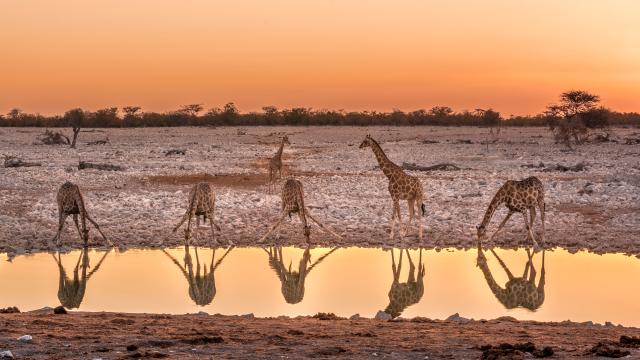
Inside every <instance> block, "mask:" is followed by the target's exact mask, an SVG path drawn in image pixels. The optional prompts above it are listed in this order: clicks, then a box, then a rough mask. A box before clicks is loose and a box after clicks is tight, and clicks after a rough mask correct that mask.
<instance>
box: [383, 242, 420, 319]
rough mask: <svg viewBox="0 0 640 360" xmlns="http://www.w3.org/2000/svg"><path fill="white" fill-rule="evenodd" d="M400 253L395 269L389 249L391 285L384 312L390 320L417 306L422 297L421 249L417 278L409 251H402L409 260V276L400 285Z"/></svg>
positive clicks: (394, 260)
mask: <svg viewBox="0 0 640 360" xmlns="http://www.w3.org/2000/svg"><path fill="white" fill-rule="evenodd" d="M402 251H403V249H400V261H399V262H398V267H397V268H396V259H395V257H394V255H393V249H391V270H393V283H392V284H391V289H389V305H388V306H387V308H386V309H384V312H385V313H387V314H389V315H391V317H392V318H394V319H395V318H397V317H398V316H400V314H402V312H403V311H404V309H406V308H407V307H409V306H411V305H413V304H417V303H418V302H419V301H420V299H422V295H424V282H423V279H424V274H425V271H424V263H423V262H422V248H420V258H419V259H418V277H417V278H416V266H415V265H414V264H413V261H412V260H411V255H409V250H407V249H404V251H405V252H406V253H407V258H408V259H409V275H408V276H407V282H405V283H400V272H401V271H402Z"/></svg>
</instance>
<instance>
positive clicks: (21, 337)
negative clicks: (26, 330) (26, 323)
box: [18, 335, 33, 342]
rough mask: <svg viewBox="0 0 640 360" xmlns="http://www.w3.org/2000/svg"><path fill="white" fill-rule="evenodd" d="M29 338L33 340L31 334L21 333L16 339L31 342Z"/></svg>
mask: <svg viewBox="0 0 640 360" xmlns="http://www.w3.org/2000/svg"><path fill="white" fill-rule="evenodd" d="M31 340H33V336H31V335H22V336H20V337H19V338H18V341H22V342H31Z"/></svg>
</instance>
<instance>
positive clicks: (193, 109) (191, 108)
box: [178, 104, 204, 117]
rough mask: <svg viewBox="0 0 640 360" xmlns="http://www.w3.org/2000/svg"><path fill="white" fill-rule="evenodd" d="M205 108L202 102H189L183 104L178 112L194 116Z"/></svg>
mask: <svg viewBox="0 0 640 360" xmlns="http://www.w3.org/2000/svg"><path fill="white" fill-rule="evenodd" d="M203 109H204V107H203V106H202V104H189V105H182V106H181V107H180V109H179V110H178V112H180V113H183V114H186V115H188V116H191V117H194V116H197V115H198V113H199V112H200V111H202V110H203Z"/></svg>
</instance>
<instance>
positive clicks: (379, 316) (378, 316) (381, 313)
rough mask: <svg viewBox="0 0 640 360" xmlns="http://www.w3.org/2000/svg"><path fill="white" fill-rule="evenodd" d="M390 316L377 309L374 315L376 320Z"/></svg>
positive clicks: (388, 318) (389, 317) (387, 318)
mask: <svg viewBox="0 0 640 360" xmlns="http://www.w3.org/2000/svg"><path fill="white" fill-rule="evenodd" d="M392 318H393V317H392V316H391V315H389V314H387V313H386V312H384V311H382V310H379V311H378V313H377V314H376V317H375V319H376V320H391V319H392Z"/></svg>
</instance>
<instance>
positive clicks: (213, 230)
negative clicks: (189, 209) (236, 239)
mask: <svg viewBox="0 0 640 360" xmlns="http://www.w3.org/2000/svg"><path fill="white" fill-rule="evenodd" d="M207 217H208V218H209V226H211V239H212V240H213V242H214V243H215V244H218V243H219V242H218V240H216V232H215V231H216V230H218V231H220V226H218V224H216V223H215V221H213V210H211V211H209V212H208V213H207ZM229 243H230V245H233V243H232V242H231V240H229Z"/></svg>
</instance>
